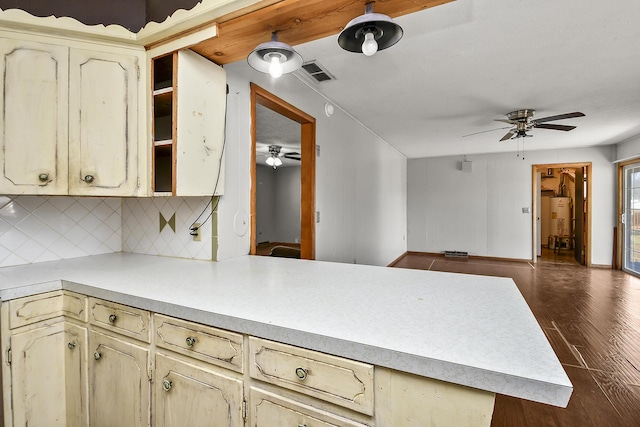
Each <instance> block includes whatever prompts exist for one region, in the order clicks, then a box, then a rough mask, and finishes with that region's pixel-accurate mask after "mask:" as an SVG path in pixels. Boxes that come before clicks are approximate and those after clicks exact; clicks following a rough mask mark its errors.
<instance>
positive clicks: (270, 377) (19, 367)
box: [0, 291, 495, 427]
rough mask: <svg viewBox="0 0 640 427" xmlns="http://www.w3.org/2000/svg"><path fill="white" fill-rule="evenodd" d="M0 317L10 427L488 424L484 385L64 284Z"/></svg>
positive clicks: (489, 405) (5, 307)
mask: <svg viewBox="0 0 640 427" xmlns="http://www.w3.org/2000/svg"><path fill="white" fill-rule="evenodd" d="M1 315H2V318H1V322H0V329H1V342H2V357H3V363H2V383H3V400H4V402H3V409H4V420H5V424H4V425H5V426H7V427H9V426H14V427H26V426H29V427H34V426H35V427H38V426H44V427H58V426H59V427H63V426H65V427H66V426H71V427H75V426H91V427H122V426H126V427H148V426H154V427H187V426H188V427H243V426H250V427H281V426H282V427H284V426H287V427H288V426H293V427H415V426H438V427H442V426H445V427H449V426H451V427H465V426H467V427H488V426H489V425H490V424H491V415H492V412H493V404H494V398H495V395H494V394H493V393H490V392H486V391H482V390H477V389H473V388H470V387H464V386H461V385H456V384H451V383H446V382H443V381H438V380H435V379H430V378H425V377H420V376H417V375H412V374H407V373H403V372H399V371H395V370H392V369H388V368H383V367H380V366H374V365H371V364H367V363H362V362H358V361H354V360H349V359H345V358H342V357H336V356H332V355H329V354H325V353H321V352H318V351H313V350H308V349H304V348H300V347H296V346H292V345H288V344H283V343H278V342H273V341H270V340H266V339H262V338H257V337H251V336H246V335H242V334H239V333H236V332H232V331H226V330H221V329H217V328H214V327H211V326H206V325H202V324H197V323H194V322H190V321H186V320H181V319H176V318H173V317H169V316H166V315H162V314H158V313H153V314H152V313H150V312H148V311H146V310H142V309H138V308H135V307H130V306H126V305H122V304H117V303H114V302H109V301H105V300H101V299H98V298H93V297H89V298H87V297H86V296H83V295H79V294H75V293H71V292H67V291H56V292H49V293H45V294H40V295H34V296H30V297H25V298H20V299H16V300H11V301H5V302H3V303H2V313H1Z"/></svg>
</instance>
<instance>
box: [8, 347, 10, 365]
mask: <svg viewBox="0 0 640 427" xmlns="http://www.w3.org/2000/svg"><path fill="white" fill-rule="evenodd" d="M7 365H11V347H7Z"/></svg>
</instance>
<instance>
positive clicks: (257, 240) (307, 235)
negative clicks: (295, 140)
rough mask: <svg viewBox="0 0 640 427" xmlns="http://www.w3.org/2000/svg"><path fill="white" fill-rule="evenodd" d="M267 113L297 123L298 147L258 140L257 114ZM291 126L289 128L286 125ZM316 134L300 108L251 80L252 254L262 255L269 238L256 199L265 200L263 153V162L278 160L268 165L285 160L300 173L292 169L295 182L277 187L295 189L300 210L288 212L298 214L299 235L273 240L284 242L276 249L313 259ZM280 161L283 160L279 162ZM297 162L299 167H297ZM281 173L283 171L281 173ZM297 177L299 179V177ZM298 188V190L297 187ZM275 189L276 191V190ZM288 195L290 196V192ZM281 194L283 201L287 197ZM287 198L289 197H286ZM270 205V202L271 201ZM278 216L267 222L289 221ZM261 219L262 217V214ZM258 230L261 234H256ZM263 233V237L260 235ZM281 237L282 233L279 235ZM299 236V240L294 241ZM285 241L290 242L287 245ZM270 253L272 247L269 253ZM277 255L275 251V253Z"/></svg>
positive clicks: (293, 227)
mask: <svg viewBox="0 0 640 427" xmlns="http://www.w3.org/2000/svg"><path fill="white" fill-rule="evenodd" d="M259 114H262V115H266V116H263V117H270V118H272V119H276V120H279V119H278V117H277V116H281V118H282V120H283V123H286V122H287V121H288V122H291V121H292V122H295V123H297V124H299V132H300V137H299V150H297V151H296V149H297V148H298V146H291V143H288V144H285V143H282V144H278V143H266V148H267V150H266V152H265V146H264V145H265V144H263V143H262V142H260V141H258V138H257V135H259V134H260V131H261V130H260V129H257V126H256V124H257V123H259V121H258V115H259ZM289 128H290V127H289ZM315 134H316V122H315V119H314V118H313V117H311V116H310V115H308V114H306V113H305V112H303V111H301V110H299V109H298V108H296V107H294V106H293V105H291V104H289V103H287V102H286V101H284V100H282V99H280V98H278V97H277V96H275V95H273V94H272V93H270V92H268V91H266V90H265V89H263V88H261V87H260V86H258V85H256V84H253V83H251V140H252V146H251V153H252V154H251V156H252V157H251V250H250V254H251V255H258V254H265V253H264V252H265V251H263V250H261V247H260V246H261V245H264V244H265V243H267V242H268V243H270V240H269V238H268V237H267V236H266V235H265V231H264V230H266V228H265V227H266V225H264V226H263V223H264V220H261V230H259V229H258V222H259V220H258V218H259V217H258V201H259V200H264V197H262V199H261V196H264V195H258V188H259V187H260V185H259V180H258V176H259V175H261V174H262V173H263V172H264V171H258V166H257V163H261V160H262V159H261V156H265V158H264V162H265V163H266V160H267V159H268V158H269V157H271V158H272V159H276V158H277V159H278V160H277V161H276V162H278V163H279V164H277V165H276V164H275V163H274V162H273V161H272V162H271V163H274V164H269V166H270V167H273V166H274V165H275V166H276V170H277V168H278V167H280V168H281V170H282V169H285V168H283V166H284V165H283V164H284V162H288V163H293V165H291V168H298V167H299V173H297V174H296V173H295V172H291V170H290V171H288V172H291V173H289V175H291V176H296V179H299V185H297V184H298V183H295V185H292V186H288V189H282V188H281V189H280V190H279V191H290V190H291V188H292V187H293V188H295V189H296V190H295V191H296V192H297V193H299V196H296V198H297V199H298V200H299V210H298V211H296V212H294V213H291V212H290V211H289V212H288V216H289V217H291V216H292V217H294V218H296V217H299V238H298V237H291V236H288V235H287V237H286V240H294V241H293V242H276V243H283V244H282V245H277V246H280V248H279V251H280V253H281V254H282V256H289V257H294V258H297V257H300V258H302V259H315V168H316V163H315V159H316V154H315V152H316V148H315ZM281 162H282V163H281ZM298 165H299V166H298ZM281 175H284V174H281ZM298 177H299V178H298ZM298 188H299V191H298V190H297V189H298ZM275 191H278V190H275ZM289 196H290V195H289ZM286 199H287V198H286V197H283V200H286ZM289 199H290V197H289ZM271 206H273V204H271ZM275 215H276V216H277V218H274V217H273V213H272V217H271V218H272V219H268V220H267V221H286V222H288V223H291V221H293V220H291V219H287V218H284V217H283V216H282V214H280V215H279V214H277V213H276V214H275ZM262 218H264V217H262ZM290 225H291V227H290V229H292V230H293V231H291V233H292V234H291V233H290V234H291V235H292V236H297V235H298V232H297V230H298V224H290ZM259 233H261V234H259ZM272 235H273V236H276V234H272ZM284 235H286V234H284ZM261 236H264V237H261ZM279 236H283V234H279ZM296 239H298V240H299V241H298V242H295V240H296ZM287 243H291V244H290V245H288V244H287ZM298 247H299V253H296V251H295V250H293V251H291V250H290V249H291V248H294V249H297V248H298ZM269 253H271V248H270V249H269V251H268V253H266V254H269ZM274 255H278V253H274Z"/></svg>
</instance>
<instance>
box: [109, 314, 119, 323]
mask: <svg viewBox="0 0 640 427" xmlns="http://www.w3.org/2000/svg"><path fill="white" fill-rule="evenodd" d="M116 320H118V316H116V315H115V314H110V315H109V323H116Z"/></svg>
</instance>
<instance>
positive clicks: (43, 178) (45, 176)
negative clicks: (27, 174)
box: [38, 173, 49, 182]
mask: <svg viewBox="0 0 640 427" xmlns="http://www.w3.org/2000/svg"><path fill="white" fill-rule="evenodd" d="M38 179H39V180H40V181H41V182H47V181H49V174H48V173H41V174H40V175H38Z"/></svg>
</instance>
